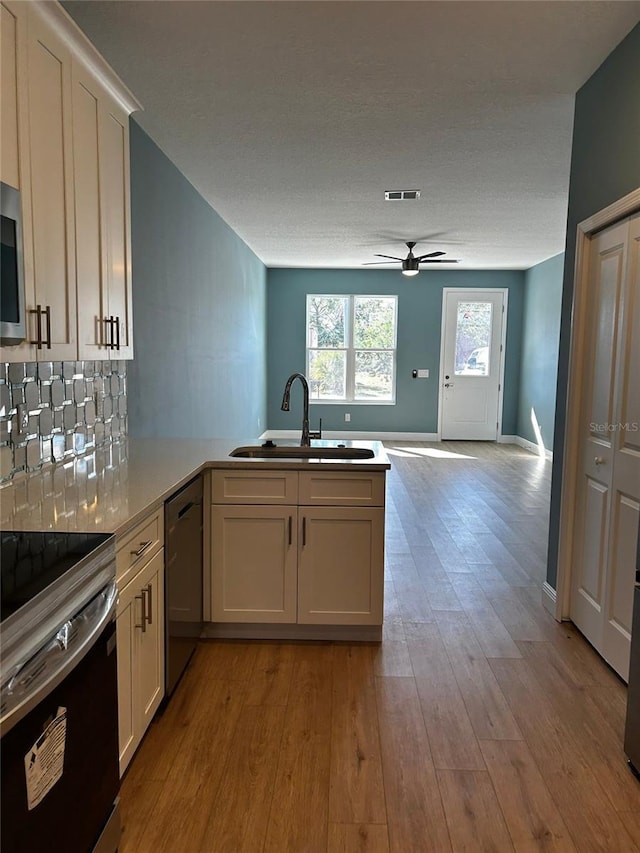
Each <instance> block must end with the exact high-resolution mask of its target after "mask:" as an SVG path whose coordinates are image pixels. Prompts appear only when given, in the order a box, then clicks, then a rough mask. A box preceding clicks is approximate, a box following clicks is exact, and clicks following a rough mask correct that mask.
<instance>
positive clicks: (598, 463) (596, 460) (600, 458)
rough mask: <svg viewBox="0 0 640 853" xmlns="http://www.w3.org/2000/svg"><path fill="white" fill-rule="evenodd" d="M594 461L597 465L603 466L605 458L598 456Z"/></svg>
mask: <svg viewBox="0 0 640 853" xmlns="http://www.w3.org/2000/svg"><path fill="white" fill-rule="evenodd" d="M593 461H594V462H595V463H596V465H603V464H604V461H605V460H604V456H596V458H595V459H594V460H593Z"/></svg>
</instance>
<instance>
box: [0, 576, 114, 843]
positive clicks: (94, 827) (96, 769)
mask: <svg viewBox="0 0 640 853" xmlns="http://www.w3.org/2000/svg"><path fill="white" fill-rule="evenodd" d="M114 608H115V587H112V588H110V589H108V590H105V591H103V592H102V593H100V595H99V596H97V597H96V598H95V599H94V600H93V601H92V602H90V604H89V605H87V607H86V608H84V610H83V611H81V612H80V613H79V614H78V615H77V616H76V617H74V619H71V620H70V621H69V622H67V623H65V625H63V626H61V628H60V631H58V633H57V634H56V636H55V637H53V638H52V639H51V641H50V642H49V643H48V644H47V645H46V646H45V647H44V648H43V649H42V650H41V651H40V652H38V653H37V654H36V655H35V656H34V657H33V658H31V660H29V661H27V662H26V663H25V665H24V667H23V668H22V669H21V670H20V672H18V673H17V674H16V675H15V676H14V678H13V683H14V686H15V690H13V691H12V690H11V689H9V690H7V685H6V684H5V685H3V694H4V696H3V699H4V700H5V702H6V705H11V703H12V702H13V704H14V705H15V706H16V707H15V711H16V716H17V717H18V722H16V723H15V724H12V723H13V720H12V719H11V717H10V715H9V714H7V713H6V706H5V708H3V714H4V716H3V732H4V733H3V736H2V740H1V741H0V758H1V763H2V769H1V775H2V788H1V811H2V850H3V853H22V851H24V853H27V851H28V853H39V851H42V853H45V851H46V853H87V851H89V850H92V849H93V848H94V846H95V845H96V842H97V841H98V838H99V836H100V835H101V833H102V831H103V829H104V827H105V825H106V824H107V823H108V822H109V820H110V817H111V815H112V812H113V810H114V802H115V801H116V799H117V796H118V790H119V773H118V703H117V666H116V626H115V614H114ZM56 646H57V648H56ZM47 670H49V671H48V672H47ZM49 687H51V688H52V689H48V688H49ZM12 693H13V694H14V695H13V697H12V695H11V694H12ZM34 698H35V702H36V704H32V703H33V701H34ZM116 845H117V842H116ZM113 849H115V847H114V848H113Z"/></svg>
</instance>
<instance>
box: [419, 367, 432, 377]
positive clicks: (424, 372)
mask: <svg viewBox="0 0 640 853" xmlns="http://www.w3.org/2000/svg"><path fill="white" fill-rule="evenodd" d="M428 378H429V371H428V370H427V369H426V368H422V369H420V370H418V379H428Z"/></svg>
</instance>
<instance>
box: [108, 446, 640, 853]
mask: <svg viewBox="0 0 640 853" xmlns="http://www.w3.org/2000/svg"><path fill="white" fill-rule="evenodd" d="M386 445H387V449H388V452H389V454H390V457H391V460H392V465H393V467H392V470H391V471H390V473H389V477H388V490H387V536H386V554H387V556H386V590H385V626H384V640H383V642H382V644H380V645H348V644H335V645H332V644H319V643H307V644H293V643H274V642H272V643H259V642H251V643H249V642H214V641H210V642H207V641H204V642H202V643H201V644H200V646H199V648H198V650H197V651H196V654H195V656H194V659H193V662H192V664H191V666H190V668H189V670H188V671H187V673H186V675H185V677H184V678H183V680H182V682H181V684H180V686H179V688H178V690H177V691H176V693H175V694H174V696H173V698H172V700H171V702H170V704H169V705H168V707H167V709H166V710H165V712H164V713H163V714H162V715H161V716H160V717H159V718H158V719H157V720H156V721H155V722H154V723H153V725H152V726H151V728H150V730H149V733H148V735H147V737H146V739H145V740H144V742H143V744H142V746H141V748H140V750H139V752H138V754H137V755H136V757H135V758H134V761H133V763H132V765H131V767H130V769H129V772H128V774H127V776H126V778H125V780H124V783H123V786H122V805H123V813H124V834H123V841H122V845H121V848H120V851H121V853H162V851H167V853H262V851H268V853H338V851H341V853H365V851H367V853H387V851H392V853H427V851H434V853H446V851H456V853H457V851H478V853H484V851H496V853H507V851H514V850H515V851H518V853H521V851H522V853H530V851H538V850H540V851H563V853H564V851H579V853H587V851H606V853H631V852H632V851H638V850H640V783H638V782H637V781H636V780H635V779H634V778H633V777H632V776H631V774H630V772H629V770H628V768H627V766H626V761H625V756H624V753H623V749H622V742H623V727H624V714H625V703H626V687H625V686H624V684H623V683H622V682H621V681H620V680H619V679H618V678H617V677H616V675H615V674H614V673H613V672H612V671H611V670H610V669H609V668H608V667H607V666H606V664H604V663H603V661H602V660H601V659H600V658H599V657H598V655H596V653H595V652H594V651H593V650H592V649H591V647H590V646H589V645H588V644H587V643H586V642H585V641H584V639H583V638H582V637H581V635H580V634H579V633H578V632H577V631H576V630H575V629H574V628H572V627H571V626H570V625H567V624H563V625H559V624H558V623H556V622H555V621H554V620H553V619H552V618H551V616H550V615H549V614H548V613H546V612H545V611H544V609H543V608H542V606H541V585H542V582H543V580H544V577H545V559H546V549H547V516H548V506H549V480H550V463H549V462H545V461H544V460H541V459H539V458H538V457H536V456H533V455H532V454H530V453H528V452H526V451H524V450H521V449H519V448H517V447H514V446H510V445H494V444H483V443H464V442H444V443H442V444H431V445H430V444H422V443H412V444H397V443H393V442H387V443H386Z"/></svg>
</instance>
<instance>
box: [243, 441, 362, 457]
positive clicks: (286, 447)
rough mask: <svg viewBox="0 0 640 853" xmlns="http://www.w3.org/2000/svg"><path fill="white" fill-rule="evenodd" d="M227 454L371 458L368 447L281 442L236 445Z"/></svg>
mask: <svg viewBox="0 0 640 853" xmlns="http://www.w3.org/2000/svg"><path fill="white" fill-rule="evenodd" d="M229 456H239V457H242V458H245V459H246V458H248V459H373V457H374V456H375V454H374V452H373V450H371V448H370V447H300V446H292V445H290V444H283V445H280V446H279V447H256V446H255V445H251V446H248V447H236V448H235V449H234V450H232V451H231V453H230V454H229Z"/></svg>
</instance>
